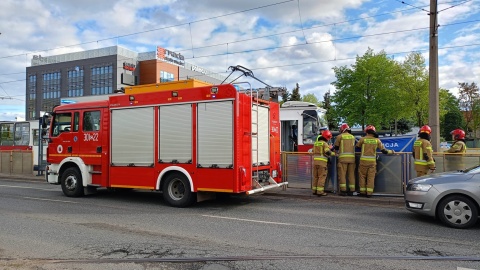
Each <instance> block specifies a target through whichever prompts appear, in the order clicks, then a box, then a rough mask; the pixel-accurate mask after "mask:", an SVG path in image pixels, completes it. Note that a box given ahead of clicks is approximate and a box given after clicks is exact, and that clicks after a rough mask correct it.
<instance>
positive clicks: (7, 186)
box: [0, 185, 57, 191]
mask: <svg viewBox="0 0 480 270" xmlns="http://www.w3.org/2000/svg"><path fill="white" fill-rule="evenodd" d="M0 187H6V188H24V189H35V190H45V191H57V190H56V189H45V188H34V187H22V186H9V185H0Z"/></svg>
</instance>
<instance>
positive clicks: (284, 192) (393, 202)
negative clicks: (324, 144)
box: [0, 173, 405, 208]
mask: <svg viewBox="0 0 480 270" xmlns="http://www.w3.org/2000/svg"><path fill="white" fill-rule="evenodd" d="M0 178H2V179H5V178H9V179H19V180H25V181H38V182H46V180H45V175H39V176H37V175H22V174H5V173H0ZM259 195H262V196H274V197H284V198H296V199H302V200H310V201H318V202H335V203H346V204H359V205H369V206H380V207H402V208H403V207H405V202H404V199H403V196H398V197H392V196H382V195H376V196H373V197H371V198H365V197H359V196H339V195H337V194H334V193H329V194H328V196H325V197H319V196H316V195H312V194H311V190H310V189H306V188H293V187H287V188H285V189H281V188H279V189H270V190H267V191H265V192H263V193H259Z"/></svg>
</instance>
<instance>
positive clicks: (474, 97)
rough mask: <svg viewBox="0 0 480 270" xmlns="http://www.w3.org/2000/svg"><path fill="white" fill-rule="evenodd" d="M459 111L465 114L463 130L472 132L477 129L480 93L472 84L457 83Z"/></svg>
mask: <svg viewBox="0 0 480 270" xmlns="http://www.w3.org/2000/svg"><path fill="white" fill-rule="evenodd" d="M458 88H459V89H458V94H459V101H460V109H461V110H462V111H464V112H465V128H464V130H468V131H473V130H476V129H477V128H478V127H479V118H480V93H479V89H478V86H477V85H476V84H475V83H474V82H472V83H471V84H468V83H458Z"/></svg>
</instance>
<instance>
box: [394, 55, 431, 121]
mask: <svg viewBox="0 0 480 270" xmlns="http://www.w3.org/2000/svg"><path fill="white" fill-rule="evenodd" d="M428 81H429V80H428V71H427V69H426V66H425V58H423V56H422V55H421V54H420V53H419V52H412V53H410V54H409V55H407V57H406V58H405V61H404V62H403V63H401V64H399V69H398V72H397V76H396V82H395V83H396V85H397V87H398V88H399V89H400V97H399V101H400V102H401V106H400V107H402V108H403V110H402V111H403V112H404V113H403V115H402V116H403V117H406V118H412V119H414V121H415V124H416V125H417V126H419V127H421V126H423V125H424V124H426V123H428V104H429V102H428V101H429V100H428V98H429V88H428V85H429V82H428Z"/></svg>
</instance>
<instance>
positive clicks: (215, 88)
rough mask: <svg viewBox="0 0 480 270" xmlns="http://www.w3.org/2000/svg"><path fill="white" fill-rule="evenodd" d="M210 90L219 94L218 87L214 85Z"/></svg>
mask: <svg viewBox="0 0 480 270" xmlns="http://www.w3.org/2000/svg"><path fill="white" fill-rule="evenodd" d="M210 92H212V94H217V93H218V87H212V88H211V89H210Z"/></svg>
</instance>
